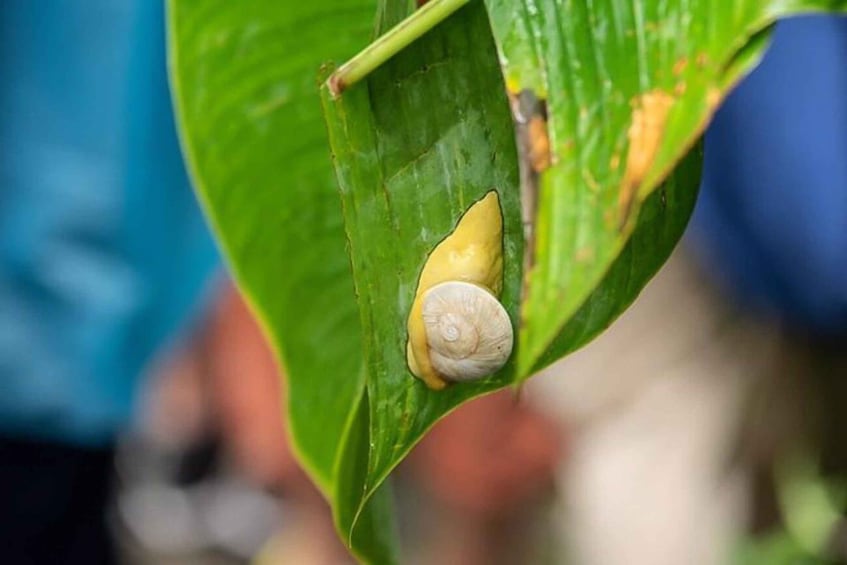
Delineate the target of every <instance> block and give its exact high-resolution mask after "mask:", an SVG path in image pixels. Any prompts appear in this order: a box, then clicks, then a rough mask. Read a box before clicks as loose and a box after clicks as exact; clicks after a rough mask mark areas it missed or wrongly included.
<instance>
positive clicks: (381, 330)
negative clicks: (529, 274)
mask: <svg viewBox="0 0 847 565" xmlns="http://www.w3.org/2000/svg"><path fill="white" fill-rule="evenodd" d="M494 53H495V51H494V44H493V42H492V38H491V31H490V28H489V25H488V19H487V15H486V12H485V8H484V6H483V5H482V3H480V2H476V3H472V4H471V5H469V6H467V7H466V8H464V9H462V10H461V11H459V12H458V13H457V14H456V15H455V16H454V17H451V18H450V19H448V20H447V21H445V22H444V23H443V24H442V25H440V26H439V27H437V28H435V29H433V30H432V31H431V32H429V33H428V34H426V35H425V36H424V37H422V38H421V39H420V40H419V41H417V42H416V43H415V44H413V45H412V46H411V47H409V48H408V49H406V50H404V51H402V52H401V53H400V54H399V55H397V56H396V57H395V58H394V59H392V60H391V61H389V62H388V63H387V64H386V65H384V66H383V67H381V68H380V69H378V70H377V71H376V72H374V73H373V74H372V75H371V76H370V77H369V78H368V80H367V82H366V83H363V84H360V85H357V86H355V87H353V88H351V89H350V90H349V91H347V92H345V94H344V95H343V96H342V97H341V98H339V99H338V100H336V101H333V100H332V98H331V96H330V94H329V92H328V91H326V90H325V91H324V104H325V109H326V112H327V124H328V127H329V132H330V142H331V144H332V149H333V154H334V157H335V161H336V165H337V169H338V176H339V184H340V187H341V193H342V203H343V207H344V215H345V221H346V226H347V237H348V241H349V248H350V254H351V258H352V263H353V272H354V278H355V280H356V291H357V295H358V297H359V302H360V306H361V313H362V327H363V328H364V335H365V342H364V351H365V358H366V361H367V367H368V377H367V379H368V381H367V382H368V397H369V399H370V408H371V409H370V419H371V427H370V444H371V450H370V458H369V463H368V473H367V477H366V480H365V483H364V486H363V489H361V490H359V491H356V494H357V495H359V494H360V493H362V492H363V493H364V494H365V496H367V495H368V494H369V493H370V492H372V491H373V490H374V489H375V488H376V487H377V486H378V485H379V483H380V482H381V481H382V480H383V479H384V477H385V476H387V474H388V473H389V472H390V471H391V469H392V468H393V467H394V466H395V465H396V464H397V463H398V462H399V461H400V460H401V459H402V457H403V456H404V455H405V454H406V453H407V452H408V450H409V449H411V447H412V446H413V445H414V444H415V442H416V441H417V440H418V439H419V438H420V437H421V436H422V435H423V433H424V432H426V430H427V429H428V428H429V427H430V426H432V424H433V423H434V422H435V421H436V420H437V419H438V418H439V417H441V416H442V415H444V414H445V413H446V412H448V411H449V410H451V409H452V408H454V407H456V406H457V405H459V404H460V403H462V402H463V401H465V400H467V399H468V398H470V397H472V396H477V395H479V394H482V393H484V392H487V391H491V390H494V389H497V388H500V387H502V386H504V385H506V384H508V383H510V382H511V381H512V380H513V376H514V366H513V364H509V365H507V366H506V367H505V368H504V369H503V370H502V371H500V373H498V374H497V375H495V376H494V377H493V378H490V379H486V380H484V381H481V382H478V383H474V384H468V385H465V386H461V387H459V386H455V387H449V388H448V389H446V390H444V391H441V392H433V391H431V390H429V389H428V388H426V386H424V385H423V384H422V382H421V381H419V380H418V379H416V378H414V377H413V376H412V374H411V373H410V372H409V371H408V369H407V367H406V345H405V343H406V331H405V325H406V318H407V316H408V312H409V308H410V307H411V304H412V300H413V298H414V293H415V288H416V285H417V279H418V276H419V274H420V271H421V269H422V267H423V262H424V259H425V258H426V256H427V255H428V253H429V252H430V251H431V250H432V248H433V247H434V246H435V245H436V244H437V243H438V242H440V241H441V240H442V239H444V237H445V236H446V235H447V234H449V233H450V232H451V231H452V230H453V228H454V227H455V225H456V222H457V220H458V218H459V217H460V216H461V215H462V213H464V211H465V210H466V209H467V208H468V207H469V206H470V205H471V204H472V203H474V202H475V201H476V200H478V199H480V198H481V197H482V196H483V195H484V194H486V193H487V192H488V191H489V190H491V189H497V191H498V192H499V193H500V199H501V203H502V207H503V214H504V218H503V220H504V237H505V265H506V269H505V280H504V291H503V297H502V300H503V303H504V304H505V306H506V308H507V309H508V310H509V311H510V313H511V314H512V316H513V317H514V318H516V317H517V308H518V300H519V295H520V286H521V279H520V265H521V258H522V255H523V244H522V239H523V238H522V227H521V219H520V206H519V198H520V194H519V186H518V184H519V183H518V169H517V161H516V150H515V142H514V131H513V129H512V125H511V119H510V117H509V108H508V103H507V100H506V95H505V91H504V90H503V83H502V78H501V75H500V71H499V68H498V65H497V60H496V57H495V56H494Z"/></svg>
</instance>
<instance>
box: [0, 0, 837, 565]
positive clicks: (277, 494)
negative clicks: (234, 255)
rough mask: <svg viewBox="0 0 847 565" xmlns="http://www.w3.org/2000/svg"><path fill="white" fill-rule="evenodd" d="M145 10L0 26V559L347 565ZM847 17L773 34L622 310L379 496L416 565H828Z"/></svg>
mask: <svg viewBox="0 0 847 565" xmlns="http://www.w3.org/2000/svg"><path fill="white" fill-rule="evenodd" d="M164 42H165V32H164V15H163V13H162V6H161V3H160V2H153V1H142V0H137V1H132V0H89V1H87V2H73V1H60V0H50V1H44V2H32V1H31V0H4V1H3V3H2V6H0V77H2V81H0V553H2V556H0V560H1V561H2V562H3V563H10V564H18V563H80V564H82V563H85V564H96V563H127V564H139V565H140V564H144V565H147V564H149V565H158V564H163V565H164V564H183V563H187V564H204V565H205V564H238V563H246V562H251V561H252V562H256V563H261V564H276V563H297V564H303V565H325V564H326V565H329V564H340V563H350V562H351V561H350V559H349V557H347V555H346V552H345V551H344V549H343V547H342V546H341V544H340V543H339V542H338V541H337V540H336V537H335V534H334V532H333V530H332V525H331V522H330V518H329V512H328V508H327V507H326V504H325V503H324V502H323V500H322V499H321V497H320V495H319V494H318V493H317V491H316V490H315V489H314V488H313V487H312V486H311V484H310V482H309V481H308V479H307V478H306V476H305V475H304V474H303V472H302V471H301V470H300V468H299V467H298V465H297V463H296V461H295V459H294V458H293V456H292V454H291V452H290V449H289V447H288V443H287V439H286V432H285V429H284V420H283V418H281V417H280V415H281V413H282V411H283V408H282V406H283V403H284V398H283V387H282V385H281V380H280V379H281V377H282V378H284V375H282V374H281V371H280V370H279V368H278V367H277V366H276V365H275V363H274V360H273V358H272V356H271V354H270V352H269V350H268V348H267V346H266V345H265V343H264V341H263V338H262V335H261V333H260V331H259V329H258V327H257V325H256V324H255V322H254V321H253V319H252V317H251V315H250V313H249V311H248V309H247V308H246V307H245V305H244V302H243V301H242V300H241V298H240V297H239V295H238V292H237V291H236V290H235V289H234V287H233V286H232V284H231V283H230V282H229V281H228V279H227V277H226V275H225V274H224V272H223V269H222V267H221V264H220V260H219V258H218V256H217V253H216V251H215V248H214V245H213V243H212V241H211V239H210V237H209V234H208V233H207V230H206V227H205V225H204V223H203V220H202V217H201V215H200V213H199V211H198V208H197V205H196V202H195V200H194V197H193V195H192V193H191V190H190V187H189V184H188V180H187V178H186V174H185V171H184V166H183V162H182V159H181V156H180V153H179V147H178V143H177V140H176V135H175V131H174V124H173V116H172V111H171V105H170V98H169V93H168V87H167V75H166V66H165V43H164ZM845 420H847V19H845V18H836V17H823V16H816V17H804V18H797V19H793V20H789V21H786V22H783V23H781V24H780V25H779V26H778V27H777V30H776V33H775V36H774V42H773V46H772V48H771V50H770V51H769V52H768V55H767V57H766V59H765V61H764V62H763V64H762V65H761V66H760V67H759V68H758V69H757V70H756V71H754V73H753V74H752V75H751V76H750V77H749V78H748V79H747V80H746V81H745V82H744V83H743V84H742V85H741V86H740V87H739V88H738V89H737V90H736V91H735V92H734V93H733V94H732V95H731V96H730V98H729V99H728V101H727V103H726V104H725V105H724V106H723V107H722V109H721V110H720V112H719V114H718V116H717V117H716V119H715V121H714V123H713V124H712V126H711V127H710V129H709V131H708V133H707V136H706V163H705V173H704V178H703V186H702V192H701V196H700V200H699V202H698V208H697V210H696V212H695V216H694V219H693V221H692V223H691V226H690V229H689V232H688V234H687V235H686V238H685V240H684V241H683V243H682V244H681V245H680V247H679V249H678V250H677V251H676V253H675V254H674V256H673V257H672V259H671V260H670V261H669V262H668V264H667V265H666V266H665V267H664V269H663V270H662V271H661V272H660V273H659V275H658V276H657V277H656V278H655V279H654V281H653V282H651V283H650V285H649V286H648V287H647V289H646V290H645V291H644V292H643V294H642V296H641V297H640V298H639V300H638V301H637V303H636V304H635V305H634V306H633V308H631V309H630V310H629V311H628V312H627V313H626V314H624V316H622V318H621V319H620V320H619V321H618V322H617V323H615V324H614V325H613V326H612V327H611V329H610V330H609V331H608V332H606V333H605V334H604V335H603V336H601V337H600V338H599V339H597V340H596V341H595V342H593V343H592V344H591V345H590V346H588V347H586V348H585V349H583V350H581V351H579V352H578V353H576V354H575V355H572V356H570V357H568V358H567V359H565V360H563V361H562V362H560V363H558V364H556V365H554V366H553V367H551V368H549V369H547V370H546V371H544V373H543V374H542V375H540V376H538V377H536V378H534V379H533V380H532V381H530V384H529V385H527V386H526V387H525V390H524V391H523V393H522V394H521V395H520V396H519V397H516V396H515V395H514V394H512V393H511V392H510V391H505V392H502V393H499V394H495V395H492V396H489V397H486V398H483V399H479V400H477V401H474V402H472V403H470V404H468V405H466V406H464V407H463V408H462V409H460V410H458V411H457V412H455V413H454V414H452V415H451V416H449V417H448V418H446V419H445V420H444V421H443V422H442V423H440V424H439V425H438V426H436V428H435V429H434V430H433V431H432V433H431V434H429V435H428V436H427V438H426V439H425V440H424V441H423V442H422V443H421V445H420V446H419V447H418V448H417V449H415V451H414V452H413V453H412V455H411V456H410V457H409V459H408V460H407V461H406V462H405V463H404V464H403V466H402V467H401V469H400V470H399V472H398V473H397V480H396V481H395V492H396V496H397V500H398V505H399V510H400V517H401V523H400V529H401V534H402V538H403V544H404V550H405V553H406V555H407V556H408V562H409V563H413V564H421V565H429V564H448V565H449V564H467V565H476V564H480V565H481V564H504V565H505V564H524V563H531V564H569V563H574V564H577V565H582V564H587V565H593V564H598V565H603V564H610V565H615V564H626V565H632V564H635V565H641V564H644V565H654V564H669V565H671V564H672V565H678V564H679V563H690V564H713V563H714V564H722V563H741V564H771V563H786V564H787V563H792V564H793V563H847V522H845V510H847V441H845V437H844V436H845V431H847V421H845Z"/></svg>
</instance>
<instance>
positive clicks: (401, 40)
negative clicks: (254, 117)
mask: <svg viewBox="0 0 847 565" xmlns="http://www.w3.org/2000/svg"><path fill="white" fill-rule="evenodd" d="M468 2H470V0H430V1H429V2H427V3H426V4H424V6H423V7H422V8H421V9H419V10H417V11H416V12H415V13H413V14H412V15H410V16H409V17H407V18H406V19H405V20H403V21H402V22H400V23H399V24H397V25H396V26H394V27H393V28H391V29H390V30H388V31H387V32H386V33H384V34H383V35H381V36H380V37H378V38H377V39H376V41H374V42H373V43H371V44H370V45H368V46H367V47H365V48H364V49H363V50H362V51H361V52H360V53H359V54H358V55H356V56H355V57H353V58H352V59H350V60H349V61H347V62H346V63H344V64H343V65H341V66H340V67H339V68H338V70H336V71H335V72H334V73H332V74H331V75H330V76H329V78H328V79H327V81H326V85H327V88H329V92H330V93H331V94H332V96H333V98H336V97H338V96H339V95H340V94H341V93H342V92H343V91H344V90H345V89H346V88H348V87H349V86H352V85H353V84H355V83H357V82H359V81H360V80H362V79H363V78H364V77H366V76H367V75H368V74H370V73H371V72H372V71H373V70H374V69H376V68H377V67H379V66H380V65H382V64H383V63H384V62H386V61H387V60H388V59H390V58H391V57H393V56H394V55H396V54H397V53H399V52H400V51H402V50H403V48H405V47H406V46H408V45H409V44H410V43H412V42H413V41H414V40H416V39H418V38H419V37H421V36H422V35H424V34H425V33H426V32H428V31H429V30H431V29H432V28H433V27H435V26H436V25H438V24H439V23H441V22H442V21H444V20H446V19H447V18H448V17H450V15H451V14H453V13H454V12H455V11H456V10H458V9H459V8H461V7H462V6H464V5H465V4H467V3H468Z"/></svg>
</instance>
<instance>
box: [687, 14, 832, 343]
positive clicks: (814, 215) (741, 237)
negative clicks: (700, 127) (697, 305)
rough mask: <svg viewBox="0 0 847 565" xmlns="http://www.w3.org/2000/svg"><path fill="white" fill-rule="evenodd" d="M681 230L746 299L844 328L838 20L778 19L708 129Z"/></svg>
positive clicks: (808, 323)
mask: <svg viewBox="0 0 847 565" xmlns="http://www.w3.org/2000/svg"><path fill="white" fill-rule="evenodd" d="M690 235H691V236H692V238H693V240H694V242H695V244H696V245H698V246H699V247H700V248H701V249H702V250H703V251H704V252H705V253H704V255H705V258H706V262H707V264H708V265H709V266H710V267H711V268H712V269H714V270H715V271H716V273H717V275H718V276H719V277H720V278H721V279H722V280H723V282H724V283H725V284H726V285H727V286H728V287H729V288H730V289H731V290H732V291H734V292H735V293H736V296H737V298H738V299H739V300H740V301H741V302H743V303H744V304H746V305H750V306H752V307H753V308H756V309H759V310H764V311H767V312H769V313H771V314H775V315H777V316H779V317H780V318H782V319H784V320H785V321H786V322H787V323H789V324H793V325H794V326H795V327H798V328H800V329H803V330H811V331H814V332H817V333H822V334H838V333H844V332H845V331H847V18H843V17H827V16H814V17H802V18H796V19H792V20H787V21H784V22H782V23H780V24H779V25H778V26H777V29H776V33H775V34H774V41H773V44H772V46H771V48H770V50H769V51H768V53H767V55H766V56H765V59H764V61H763V62H762V64H761V66H759V67H758V68H757V69H756V70H755V71H754V72H753V73H752V74H751V75H750V76H749V77H748V78H747V79H746V80H745V81H744V82H743V83H742V84H741V85H740V86H739V87H738V89H737V90H736V91H735V92H734V93H733V94H732V95H731V96H730V97H729V99H728V100H727V101H726V103H725V104H724V106H723V107H722V108H721V110H720V111H719V112H718V114H717V117H716V118H715V121H714V122H713V123H712V126H711V127H710V128H709V131H708V133H707V135H706V157H705V171H704V176H703V185H702V192H701V194H700V199H699V201H698V204H697V209H696V211H695V214H694V219H693V221H692V225H691V230H690Z"/></svg>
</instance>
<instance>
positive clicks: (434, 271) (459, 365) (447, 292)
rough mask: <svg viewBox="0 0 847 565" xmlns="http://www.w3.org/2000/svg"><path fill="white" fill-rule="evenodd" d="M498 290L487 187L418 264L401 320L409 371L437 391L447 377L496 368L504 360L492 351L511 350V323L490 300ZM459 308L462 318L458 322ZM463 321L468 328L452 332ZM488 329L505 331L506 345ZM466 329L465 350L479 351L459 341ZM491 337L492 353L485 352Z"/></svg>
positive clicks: (494, 218) (497, 227)
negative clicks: (412, 296)
mask: <svg viewBox="0 0 847 565" xmlns="http://www.w3.org/2000/svg"><path fill="white" fill-rule="evenodd" d="M448 284H450V285H453V284H458V285H460V286H446V285H448ZM436 289H438V290H437V291H436ZM502 289H503V215H502V211H501V209H500V197H499V196H498V195H497V191H496V190H491V191H489V192H488V193H486V195H485V196H484V197H482V198H481V199H480V200H478V201H477V202H475V203H474V204H473V205H471V207H470V208H468V210H467V211H466V212H465V213H464V215H462V217H461V218H460V219H459V222H458V224H457V225H456V227H455V229H454V230H453V231H452V232H451V233H450V234H449V235H448V236H447V237H446V238H444V239H443V240H442V241H441V243H439V244H438V245H436V246H435V249H433V250H432V253H430V255H429V257H428V258H427V260H426V262H425V263H424V266H423V269H422V270H421V274H420V277H419V278H418V284H417V288H416V290H415V299H414V301H413V303H412V307H411V309H410V311H409V317H408V319H407V329H408V332H409V339H408V341H407V342H406V361H407V363H408V365H409V370H410V371H411V372H412V374H414V375H415V376H416V377H418V378H419V379H421V380H422V381H423V382H424V383H425V384H426V386H428V387H429V388H431V389H433V390H441V389H443V388H444V387H446V386H447V384H448V382H449V381H468V380H474V379H479V378H481V377H484V376H487V375H489V374H491V373H493V372H494V371H496V370H497V369H499V368H500V367H501V366H502V365H503V363H505V358H504V359H500V356H504V357H508V356H509V353H511V350H512V337H511V335H512V334H511V332H512V327H511V322H509V317H508V315H507V314H506V311H505V310H504V309H503V307H502V306H501V305H500V303H499V302H498V301H497V297H498V296H499V295H500V291H501V290H502ZM442 293H443V297H442ZM427 297H428V298H427ZM425 300H427V301H428V302H429V306H428V312H429V318H428V319H429V323H427V321H426V320H425V315H426V312H425V311H424V302H425ZM448 305H452V306H449V308H448ZM450 312H452V313H453V314H451V315H448V314H449V313H450ZM459 313H461V319H462V320H467V321H462V322H461V324H460V323H459V319H460V316H459ZM486 317H488V318H486ZM474 318H476V319H475V320H474V321H471V320H472V319H474ZM504 325H505V326H507V327H504ZM438 328H441V329H438ZM465 328H468V329H470V328H473V331H469V332H468V333H467V334H466V333H465V332H464V331H460V329H461V330H464V329H465ZM480 328H481V329H480ZM493 328H499V329H500V331H501V334H502V335H505V333H506V332H508V335H509V339H508V347H506V342H505V341H503V340H505V338H504V337H501V338H500V339H499V340H495V339H494V337H493V334H492V333H490V332H491V331H493ZM442 330H444V332H446V333H444V334H443V335H441V333H440V332H441V331H442ZM454 334H455V335H454ZM471 335H476V336H478V344H477V345H475V346H473V347H472V348H471V349H472V350H473V351H475V352H477V351H478V352H479V353H475V354H474V355H471V354H465V353H464V352H465V351H469V349H468V347H469V346H467V345H466V343H468V342H469V341H468V340H471V338H470V337H468V336H471ZM474 339H477V338H474ZM434 344H437V346H435V345H434ZM492 344H495V349H496V348H499V351H498V353H496V354H495V353H491V352H490V346H491V345H492ZM492 355H493V356H494V358H496V359H498V361H497V362H496V363H495V362H494V361H493V360H492V358H491V357H492ZM436 358H437V361H436ZM467 370H469V371H470V372H466V371H467Z"/></svg>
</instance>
